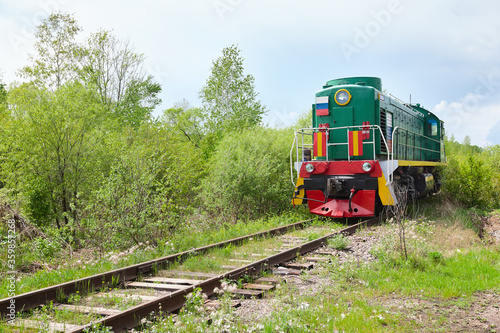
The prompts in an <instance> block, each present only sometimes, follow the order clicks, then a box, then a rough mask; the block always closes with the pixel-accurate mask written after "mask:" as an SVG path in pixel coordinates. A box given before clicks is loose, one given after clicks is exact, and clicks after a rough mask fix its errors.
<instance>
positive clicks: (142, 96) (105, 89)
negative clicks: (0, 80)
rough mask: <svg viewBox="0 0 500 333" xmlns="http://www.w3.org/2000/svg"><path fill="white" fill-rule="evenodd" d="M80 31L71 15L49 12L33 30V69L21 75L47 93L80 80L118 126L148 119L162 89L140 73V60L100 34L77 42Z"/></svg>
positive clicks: (104, 33)
mask: <svg viewBox="0 0 500 333" xmlns="http://www.w3.org/2000/svg"><path fill="white" fill-rule="evenodd" d="M80 31H81V28H80V27H79V26H78V24H77V22H76V20H75V19H74V18H73V17H72V16H71V15H69V14H62V13H54V14H51V15H50V16H49V17H48V18H47V19H46V20H44V21H43V22H42V24H40V25H39V26H38V27H37V28H36V33H35V37H36V38H37V41H36V43H35V49H36V51H37V52H36V55H30V60H31V61H32V62H33V65H31V66H26V67H24V68H23V69H21V70H20V71H19V74H20V75H21V76H22V77H25V78H29V79H30V80H31V81H32V82H33V83H34V84H35V85H36V86H37V87H39V88H42V87H44V88H47V89H49V90H51V91H55V90H57V89H58V88H59V87H61V86H62V85H63V84H64V83H66V82H69V81H76V80H80V81H81V82H83V83H85V85H87V86H88V87H89V88H90V89H92V90H96V91H97V92H98V94H99V97H100V99H101V102H102V104H103V105H105V106H106V108H107V110H108V111H109V113H110V114H112V115H114V116H116V117H117V119H119V120H120V122H121V123H124V124H126V125H131V126H134V127H137V126H138V125H139V124H140V123H142V122H144V121H145V120H147V119H149V117H150V115H151V113H152V111H153V110H154V108H155V107H156V106H158V105H159V104H160V103H161V100H160V98H159V97H158V94H159V93H160V92H161V86H160V85H159V84H158V83H156V82H154V78H153V77H152V76H151V75H146V74H145V73H144V71H143V70H142V64H143V62H144V56H143V55H142V54H138V53H135V52H133V49H132V47H131V46H130V45H129V43H128V42H121V41H119V40H118V39H117V38H116V37H114V36H113V35H112V34H111V33H110V32H109V31H104V30H101V31H99V32H97V33H94V34H92V35H91V36H90V38H89V39H88V40H87V43H86V44H84V45H80V44H78V43H77V42H76V40H75V38H76V36H77V35H78V33H79V32H80Z"/></svg>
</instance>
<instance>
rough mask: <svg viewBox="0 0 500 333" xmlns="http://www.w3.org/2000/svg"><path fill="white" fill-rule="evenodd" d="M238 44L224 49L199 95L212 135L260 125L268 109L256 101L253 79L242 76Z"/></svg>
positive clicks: (214, 63)
mask: <svg viewBox="0 0 500 333" xmlns="http://www.w3.org/2000/svg"><path fill="white" fill-rule="evenodd" d="M240 52H241V51H240V50H239V49H238V47H237V46H236V45H232V46H230V47H226V48H224V49H223V50H222V56H221V57H219V58H218V59H217V60H215V61H214V62H213V63H212V72H211V74H210V77H209V78H208V80H207V82H206V84H205V86H204V87H203V89H202V90H201V92H200V98H201V101H202V103H203V107H204V112H205V119H206V124H205V126H206V127H207V129H208V131H209V132H213V133H220V132H223V131H235V130H239V129H242V128H247V127H249V126H253V125H256V124H259V123H261V121H262V115H263V114H264V113H265V112H266V109H265V106H263V105H262V104H261V103H260V101H258V100H257V93H256V92H255V85H254V81H255V79H254V77H253V76H252V75H244V74H243V58H242V57H241V56H240Z"/></svg>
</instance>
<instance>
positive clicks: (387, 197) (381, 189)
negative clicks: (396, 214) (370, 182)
mask: <svg viewBox="0 0 500 333" xmlns="http://www.w3.org/2000/svg"><path fill="white" fill-rule="evenodd" d="M385 184H387V180H386V179H385V175H384V174H383V173H382V177H378V196H379V197H380V201H381V202H382V205H384V206H392V205H394V198H393V197H392V195H391V191H389V188H388V187H387V185H385Z"/></svg>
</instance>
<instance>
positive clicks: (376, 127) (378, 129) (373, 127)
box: [290, 125, 390, 186]
mask: <svg viewBox="0 0 500 333" xmlns="http://www.w3.org/2000/svg"><path fill="white" fill-rule="evenodd" d="M352 129H360V130H363V129H365V130H369V131H370V132H371V135H372V138H373V139H372V141H363V145H365V144H371V145H373V157H374V158H375V157H376V145H375V144H376V141H375V140H376V138H375V134H376V133H377V132H379V133H380V137H381V140H382V141H383V145H384V146H385V148H386V151H388V150H389V146H388V143H387V140H386V138H385V135H384V133H383V131H382V128H381V127H380V126H379V125H353V126H342V127H335V128H321V130H325V131H327V132H328V133H330V132H331V131H338V130H347V141H346V142H342V143H338V142H333V143H330V142H327V143H326V147H327V149H326V156H325V157H326V160H327V161H329V152H328V150H329V149H328V148H329V147H330V146H337V145H347V146H349V131H350V130H352ZM319 130H320V128H314V127H311V128H303V129H300V130H297V131H295V133H294V140H293V143H292V148H291V149H290V178H291V180H292V184H293V185H294V186H296V184H295V180H294V176H293V169H294V165H293V150H294V148H295V151H296V156H295V157H296V161H297V162H300V161H301V159H299V144H298V135H299V134H301V135H302V145H301V147H302V148H304V147H306V146H311V147H313V145H314V144H313V143H310V144H308V143H304V135H309V136H312V135H313V134H312V133H314V132H317V131H319ZM307 131H310V132H311V133H307ZM295 145H297V146H296V147H295ZM303 156H304V155H303V153H302V157H303ZM389 157H390V153H389V152H388V158H389ZM347 160H348V161H350V160H351V158H350V156H349V153H348V154H347ZM389 168H390V166H389V163H388V165H387V172H389V171H390V169H389ZM297 172H299V170H298V171H297Z"/></svg>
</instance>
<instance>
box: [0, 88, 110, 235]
mask: <svg viewBox="0 0 500 333" xmlns="http://www.w3.org/2000/svg"><path fill="white" fill-rule="evenodd" d="M9 105H10V106H11V111H12V121H11V124H10V128H8V131H9V133H7V137H9V138H10V140H11V143H10V147H11V151H10V154H9V155H10V156H9V159H8V160H7V161H6V162H5V163H4V170H3V171H5V176H6V181H7V182H8V183H9V187H10V188H14V189H18V190H19V191H21V192H22V193H24V194H25V195H26V197H27V199H28V204H27V210H28V213H29V215H30V217H31V218H32V219H33V220H34V221H35V222H36V223H37V224H38V225H50V224H51V223H52V222H53V221H55V222H56V225H57V227H58V228H63V227H64V226H66V225H68V224H69V222H70V221H76V222H77V221H78V220H79V218H80V216H79V211H80V208H79V207H80V202H81V200H84V199H85V198H86V197H88V196H89V194H90V192H91V190H92V187H93V186H94V184H96V183H99V182H100V181H101V177H102V176H103V175H104V174H105V170H106V168H107V165H109V163H110V162H109V161H110V157H109V156H110V155H112V145H109V144H104V141H105V140H110V141H112V137H113V132H112V131H110V130H109V128H107V126H108V124H109V123H108V122H107V121H106V118H105V117H104V115H105V112H104V108H103V107H102V104H101V103H100V101H99V99H98V97H97V95H96V94H95V93H94V92H93V91H91V90H88V89H86V88H85V87H84V86H82V85H81V84H79V83H67V84H65V85H63V86H61V87H60V88H59V89H58V90H57V91H55V92H50V91H47V90H43V89H39V88H37V87H35V86H34V85H33V84H24V85H22V86H20V87H18V88H16V89H13V90H12V91H11V92H10V94H9Z"/></svg>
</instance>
